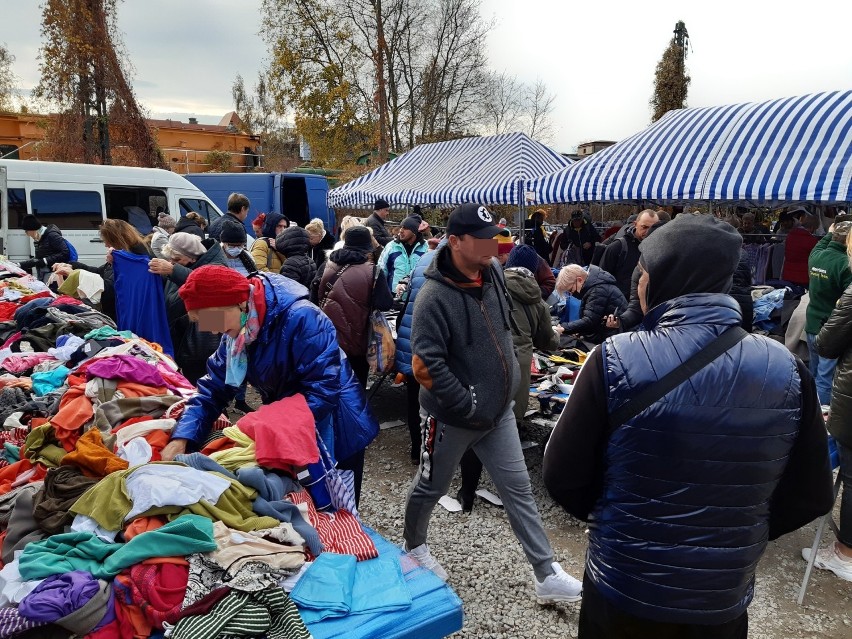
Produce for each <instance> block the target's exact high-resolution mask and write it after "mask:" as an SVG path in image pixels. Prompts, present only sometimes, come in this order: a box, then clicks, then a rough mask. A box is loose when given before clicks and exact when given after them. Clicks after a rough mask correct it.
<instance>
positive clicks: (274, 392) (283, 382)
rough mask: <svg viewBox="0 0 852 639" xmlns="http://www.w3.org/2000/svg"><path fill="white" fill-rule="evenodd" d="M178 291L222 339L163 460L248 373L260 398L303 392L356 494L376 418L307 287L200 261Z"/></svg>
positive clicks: (197, 435) (183, 446)
mask: <svg viewBox="0 0 852 639" xmlns="http://www.w3.org/2000/svg"><path fill="white" fill-rule="evenodd" d="M179 293H180V296H181V298H182V299H183V302H184V304H185V305H186V310H187V313H188V314H189V318H190V320H192V321H193V322H197V323H198V328H199V329H200V330H202V331H208V332H212V333H219V334H221V335H222V340H221V342H220V343H219V348H218V349H217V350H216V352H215V353H214V354H213V355H212V356H211V357H210V359H209V360H208V362H207V375H205V376H204V377H202V378H201V379H200V380H198V394H197V395H196V396H195V397H193V398H192V399H190V400H189V403H188V404H187V407H186V410H185V411H184V413H183V416H182V417H181V419H180V421H179V422H178V423H177V425H176V426H175V428H174V430H173V431H172V436H171V442H170V443H169V444H168V445H167V446H166V447H165V448H164V449H163V452H162V458H163V460H164V461H169V460H172V459H174V457H175V456H176V455H179V454H181V453H184V452H186V451H187V450H188V449H198V448H199V447H200V446H201V445H202V444H203V443H204V441H205V439H206V437H207V434H208V433H209V431H210V428H211V426H212V424H213V422H214V421H215V420H216V418H217V417H218V416H219V415H220V414H221V412H222V410H223V409H224V408H225V407H226V406H227V405H228V404H229V403H230V402H231V400H233V398H234V396H235V394H236V392H237V389H238V388H239V387H240V385H241V384H242V383H243V382H244V381H246V380H248V382H249V383H250V384H251V385H252V386H254V387H255V388H256V389H257V390H258V392H259V393H260V396H261V399H262V401H263V403H264V404H273V403H275V402H277V401H279V400H283V399H285V398H289V397H291V396H292V395H295V394H297V393H299V394H301V395H303V396H304V397H305V400H306V401H307V404H308V408H310V410H311V412H312V414H313V416H314V420H315V422H316V425H317V431H318V433H319V435H320V436H321V437H322V439H323V441H324V442H325V443H326V445H327V447H328V448H329V450H330V451H331V452H332V454H333V455H334V457H335V459H337V460H338V462H339V463H338V467H339V468H343V469H347V468H348V469H350V470H353V471H354V473H355V480H356V501H357V500H358V497H359V494H360V487H361V476H362V473H363V465H364V449H365V448H366V447H367V445H368V444H369V443H370V442H371V441H372V440H373V439H374V438H375V437H376V435H377V434H378V432H379V425H378V422H377V421H376V419H375V417H374V416H373V415H372V413H371V412H370V410H369V408H368V406H367V400H366V397H365V396H364V392H363V390H362V389H361V386H360V385H359V384H358V381H357V380H356V379H355V376H354V375H353V373H352V368H351V367H350V366H349V362H348V361H347V359H346V356H345V355H343V354H342V351H341V350H340V348H339V346H338V344H337V338H336V335H335V330H334V325H333V324H332V323H331V321H330V320H329V319H328V317H326V316H325V315H324V314H323V312H322V311H320V309H319V308H317V307H316V306H314V305H313V304H311V303H310V302H309V301H308V291H307V289H305V288H304V287H302V286H300V285H299V284H298V283H296V282H294V281H293V280H290V279H288V278H286V277H282V276H280V275H276V274H269V273H258V274H257V275H255V276H254V277H250V278H248V279H247V278H245V277H244V276H242V275H240V274H239V273H237V272H236V271H234V270H233V269H230V268H227V267H225V266H202V267H201V268H198V269H196V270H194V271H193V272H192V273H191V274H190V276H189V277H188V278H187V280H186V283H185V284H184V285H183V286H182V287H181V288H180V291H179Z"/></svg>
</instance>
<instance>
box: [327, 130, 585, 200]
mask: <svg viewBox="0 0 852 639" xmlns="http://www.w3.org/2000/svg"><path fill="white" fill-rule="evenodd" d="M570 164H571V160H568V159H567V158H564V157H562V156H561V155H559V154H558V153H556V151H553V150H551V149H549V148H547V147H546V146H544V145H543V144H539V143H538V142H536V141H534V140H532V139H530V138H529V137H528V136H527V135H525V134H524V133H507V134H505V135H495V136H491V137H484V138H464V139H461V140H450V141H449V142H435V143H433V144H421V145H419V146H416V147H414V148H413V149H411V150H410V151H408V152H407V153H403V154H402V155H400V156H399V157H397V158H395V159H393V160H391V161H390V162H388V163H386V164H383V165H381V166H380V167H378V168H376V169H374V170H372V171H370V172H369V173H367V174H366V175H362V176H361V177H359V178H358V179H356V180H353V181H352V182H349V183H347V184H344V185H342V186H339V187H337V188H336V189H332V190H331V191H329V193H328V205H329V206H331V207H335V206H338V207H352V208H358V207H365V206H369V207H372V206H373V203H374V202H375V200H376V198H379V197H381V198H384V199H385V200H387V201H388V203H390V204H391V205H392V206H393V205H394V204H408V205H411V204H432V205H442V204H445V205H454V204H464V203H468V202H471V203H475V204H518V203H520V201H521V198H522V197H523V193H522V192H520V191H521V189H522V188H523V183H524V181H526V180H529V179H531V178H535V177H538V176H540V175H546V174H548V173H553V172H554V171H558V170H559V169H561V168H564V167H566V166H568V165H570Z"/></svg>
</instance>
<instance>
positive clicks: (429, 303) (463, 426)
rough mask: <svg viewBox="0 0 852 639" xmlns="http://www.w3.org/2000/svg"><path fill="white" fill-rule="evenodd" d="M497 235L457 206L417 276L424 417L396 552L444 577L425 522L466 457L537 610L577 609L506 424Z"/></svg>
mask: <svg viewBox="0 0 852 639" xmlns="http://www.w3.org/2000/svg"><path fill="white" fill-rule="evenodd" d="M500 233H504V231H503V230H502V229H500V228H499V227H498V226H497V225H496V224H494V221H493V218H492V216H491V213H490V212H489V211H488V209H486V208H485V207H484V206H479V205H476V204H463V205H461V206H459V207H457V208H456V209H455V210H454V211H453V212H452V214H451V215H450V218H449V220H448V222H447V231H446V234H447V238H448V240H447V244H446V245H445V246H443V247H441V248H439V249H438V250H437V252H436V254H435V259H434V260H433V261H432V263H431V264H430V265H429V267H428V268H427V269H426V273H425V277H426V281H425V282H424V284H423V286H422V288H421V289H420V291H419V293H418V294H417V299H416V300H415V302H414V315H413V318H412V335H411V347H412V368H413V370H414V376H415V377H416V378H417V381H418V382H420V386H421V388H420V405H421V406H422V408H423V409H424V410H425V411H426V412H427V413H428V417H427V419H426V420H425V422H424V426H423V451H422V454H421V458H420V467H419V469H418V472H417V475H416V476H415V478H414V482H413V484H412V486H411V490H410V491H409V494H408V500H407V503H406V508H405V531H404V537H405V549H406V551H408V552H409V553H410V554H411V555H412V556H413V557H414V558H415V559H417V560H418V561H419V562H420V564H421V565H423V566H424V567H425V568H428V569H430V570H432V571H433V572H434V573H435V574H436V575H438V576H439V577H441V578H442V579H445V580H446V579H447V573H446V572H445V571H444V569H443V568H442V567H441V565H440V564H439V563H438V561H437V560H436V559H435V558H434V557H433V556H432V554H431V552H430V551H429V547H428V546H427V545H426V537H427V531H428V527H429V518H430V517H431V514H432V510H433V509H434V507H435V504H436V503H437V502H438V500H439V499H440V498H441V497H442V496H443V495H445V494H446V492H447V489H448V488H449V487H450V483H451V481H452V478H453V473H454V472H455V470H456V468H457V467H458V465H459V461H460V460H461V458H462V455H464V453H465V451H467V450H468V449H473V450H474V451H475V452H476V455H477V456H478V457H479V459H480V460H481V461H482V463H483V464H484V466H485V468H486V470H488V474H489V475H490V476H491V479H492V480H493V481H494V484H495V485H496V486H497V490H498V491H499V493H500V497H501V498H502V500H503V503H504V505H505V507H506V513H507V514H508V516H509V523H510V524H511V526H512V530H513V531H514V533H515V536H516V537H517V538H518V540H519V541H520V542H521V546H522V547H523V549H524V553H525V554H526V557H527V560H528V561H529V562H530V564H531V565H532V567H533V571H534V573H535V595H536V599H537V600H538V602H539V603H543V604H544V603H555V602H571V601H579V599H580V596H581V586H580V582H579V581H578V580H576V579H574V578H573V577H570V576H569V575H568V574H566V573H565V571H564V570H562V568H561V567H560V566H559V564H558V563H557V562H555V561H554V560H553V559H554V557H553V549H552V548H551V546H550V542H549V541H548V539H547V535H546V534H545V532H544V528H543V526H542V523H541V517H540V516H539V513H538V509H537V508H536V504H535V499H534V498H533V496H532V491H531V489H530V480H529V474H528V473H527V469H526V465H525V463H524V455H523V451H522V450H521V442H520V439H519V437H518V430H517V427H516V426H515V416H514V414H513V412H512V405H513V398H514V395H515V391H516V389H517V387H518V383H519V380H520V369H519V367H518V361H517V359H516V357H515V351H514V346H513V343H512V335H511V329H510V322H511V315H510V313H511V306H512V303H511V301H510V299H509V295H508V292H507V290H506V284H505V282H504V280H503V276H502V273H501V269H500V267H499V265H497V263H496V260H494V256H495V255H497V240H496V239H495V238H496V236H497V235H498V234H500Z"/></svg>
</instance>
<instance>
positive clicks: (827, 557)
mask: <svg viewBox="0 0 852 639" xmlns="http://www.w3.org/2000/svg"><path fill="white" fill-rule="evenodd" d="M802 557H803V558H804V559H805V561H808V560H809V559H810V558H811V549H810V548H802ZM814 566H816V567H817V568H821V569H822V570H830V571H831V572H833V573H834V574H835V575H837V576H838V577H840V578H841V579H845V580H846V581H852V559H849V558H847V557H843V556H841V555H840V553H838V552H837V544H831V545H830V546H826V547H825V548H822V549H821V550H817V554H816V559H815V560H814Z"/></svg>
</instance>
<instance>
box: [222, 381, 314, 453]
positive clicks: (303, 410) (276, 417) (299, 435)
mask: <svg viewBox="0 0 852 639" xmlns="http://www.w3.org/2000/svg"><path fill="white" fill-rule="evenodd" d="M237 428H239V430H240V431H241V432H242V433H245V435H247V436H248V437H249V438H250V439H251V440H252V441H253V442H254V445H255V453H254V454H255V458H256V460H257V463H258V464H260V465H261V466H264V467H266V468H281V469H284V470H289V469H290V468H292V467H299V466H307V465H308V464H311V463H314V462H316V461H317V460H318V459H319V449H318V448H317V435H316V423H315V422H314V415H313V413H312V412H311V409H310V408H309V407H308V402H307V401H306V400H305V397H304V395H301V394H299V393H296V394H295V395H291V396H290V397H285V398H284V399H279V400H278V401H275V402H272V403H271V404H264V405H263V406H261V407H260V408H258V409H257V410H256V411H254V412H252V413H248V414H247V415H245V416H244V417H242V418H241V419H240V420H239V421H238V422H237ZM226 430H227V429H226ZM226 436H227V434H226Z"/></svg>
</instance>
